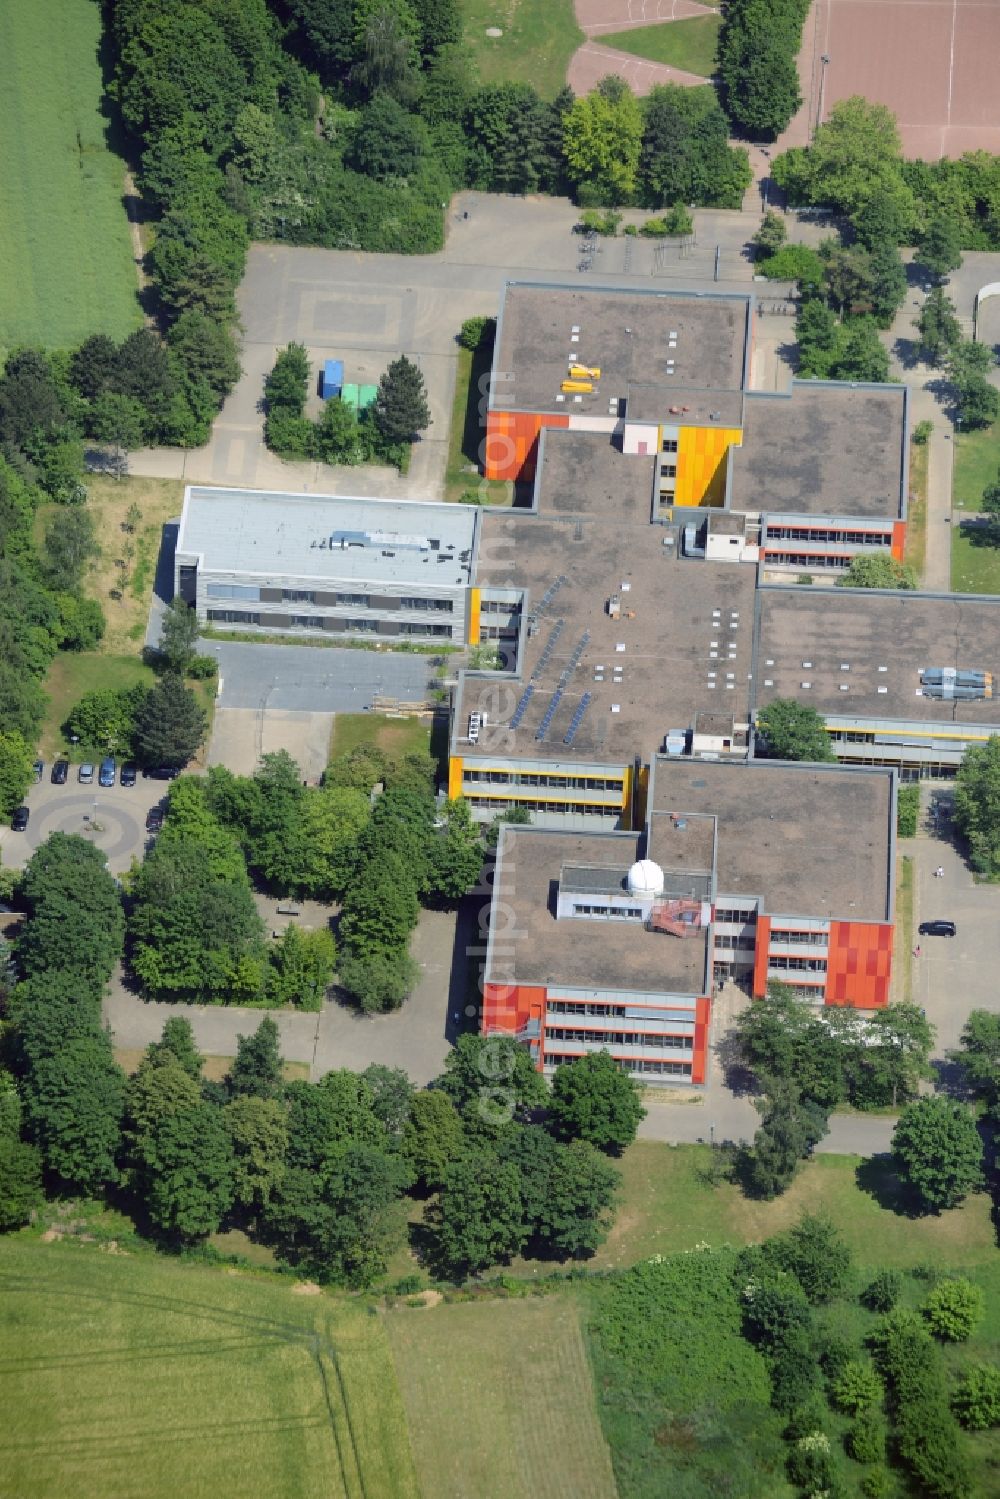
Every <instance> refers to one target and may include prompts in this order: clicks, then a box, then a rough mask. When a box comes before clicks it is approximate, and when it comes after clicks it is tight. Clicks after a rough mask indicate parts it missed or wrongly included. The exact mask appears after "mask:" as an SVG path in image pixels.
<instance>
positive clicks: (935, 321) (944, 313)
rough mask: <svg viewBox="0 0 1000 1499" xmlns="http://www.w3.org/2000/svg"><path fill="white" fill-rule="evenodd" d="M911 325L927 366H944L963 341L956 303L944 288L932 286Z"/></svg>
mask: <svg viewBox="0 0 1000 1499" xmlns="http://www.w3.org/2000/svg"><path fill="white" fill-rule="evenodd" d="M913 326H914V327H915V328H916V329H917V331H918V333H919V334H920V351H921V354H922V355H923V357H924V359H925V360H926V361H927V363H928V364H934V365H942V364H945V363H946V362H947V360H948V359H949V358H950V356H951V351H952V350H953V349H954V348H955V347H956V346H957V345H958V344H959V343H961V341H962V325H961V324H960V323H959V321H958V316H957V314H956V312H955V304H954V302H953V301H952V300H951V298H950V297H949V296H948V295H947V293H946V292H945V290H944V287H943V286H932V287H931V289H930V291H929V292H928V293H927V296H926V297H925V298H924V303H923V306H922V307H921V309H920V312H919V314H918V316H917V319H916V322H915V323H914V325H913Z"/></svg>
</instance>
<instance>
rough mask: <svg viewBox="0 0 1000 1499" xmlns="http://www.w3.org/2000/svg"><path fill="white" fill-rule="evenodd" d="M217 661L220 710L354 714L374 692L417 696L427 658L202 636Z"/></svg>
mask: <svg viewBox="0 0 1000 1499" xmlns="http://www.w3.org/2000/svg"><path fill="white" fill-rule="evenodd" d="M199 649H200V650H202V651H204V652H205V653H206V654H210V655H213V656H215V657H216V659H217V660H218V663H219V702H218V706H219V707H220V708H252V709H254V710H255V711H257V712H260V711H263V710H265V709H267V710H270V709H276V710H278V711H280V712H284V713H317V712H319V713H360V712H363V711H364V710H365V709H366V708H370V707H371V703H372V699H373V697H376V696H385V697H396V698H402V699H405V700H407V701H414V700H416V699H418V698H423V697H424V696H425V694H426V690H427V682H428V678H429V676H430V673H431V667H430V661H431V658H430V657H429V656H424V655H420V654H418V653H417V652H412V653H411V652H408V651H377V650H376V651H364V650H338V649H337V648H336V647H331V646H309V645H265V644H263V643H262V644H260V645H258V644H251V643H249V642H243V641H228V640H203V641H202V642H201V645H200V647H199Z"/></svg>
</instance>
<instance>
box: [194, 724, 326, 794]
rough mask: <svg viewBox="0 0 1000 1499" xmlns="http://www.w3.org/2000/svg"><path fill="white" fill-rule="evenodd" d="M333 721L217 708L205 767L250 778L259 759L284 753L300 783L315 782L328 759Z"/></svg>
mask: <svg viewBox="0 0 1000 1499" xmlns="http://www.w3.org/2000/svg"><path fill="white" fill-rule="evenodd" d="M333 718H334V715H333V714H332V713H282V712H280V711H279V710H278V709H277V708H269V709H267V710H266V711H263V710H261V709H258V708H217V709H216V713H215V722H214V723H213V725H212V739H211V742H210V744H209V747H208V763H209V765H224V766H225V767H226V769H227V770H231V771H232V772H233V773H234V774H235V775H240V776H250V775H253V773H254V771H255V770H256V769H257V766H258V765H259V763H260V760H261V756H262V755H272V754H275V753H277V751H278V750H287V751H288V753H289V754H290V755H291V757H292V759H293V760H294V761H295V763H296V764H297V765H298V767H299V770H300V771H301V772H302V779H303V780H304V781H310V782H317V781H318V780H319V779H320V777H321V776H322V774H323V771H324V770H325V769H326V765H327V760H328V759H329V751H330V735H331V733H332V732H333Z"/></svg>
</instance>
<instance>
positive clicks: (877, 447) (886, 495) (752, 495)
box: [730, 380, 906, 519]
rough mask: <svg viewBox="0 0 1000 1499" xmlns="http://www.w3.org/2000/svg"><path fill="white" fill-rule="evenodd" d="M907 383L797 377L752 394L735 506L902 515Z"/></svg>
mask: <svg viewBox="0 0 1000 1499" xmlns="http://www.w3.org/2000/svg"><path fill="white" fill-rule="evenodd" d="M905 433H906V388H905V386H902V385H840V384H834V383H826V382H824V381H813V380H806V381H802V380H797V381H794V382H793V384H792V388H791V392H790V393H789V394H774V395H772V394H761V393H758V392H754V393H751V394H748V395H747V397H746V399H745V401H744V403H743V445H742V447H739V448H734V449H732V450H731V455H732V459H731V463H732V468H731V471H732V487H731V500H730V503H731V506H732V508H733V509H734V510H759V511H763V512H767V511H771V512H776V513H781V512H783V511H788V512H791V513H795V514H801V515H857V516H864V517H873V518H874V517H877V518H880V519H881V518H884V517H885V518H889V519H896V518H897V517H899V516H901V515H904V514H905V511H906V505H905V500H906V495H905V480H906V449H905Z"/></svg>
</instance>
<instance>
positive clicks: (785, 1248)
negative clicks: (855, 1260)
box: [767, 1213, 851, 1306]
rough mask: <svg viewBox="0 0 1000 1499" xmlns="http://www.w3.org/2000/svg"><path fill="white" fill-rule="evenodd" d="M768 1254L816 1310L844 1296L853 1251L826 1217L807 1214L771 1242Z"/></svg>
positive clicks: (768, 1244) (768, 1245)
mask: <svg viewBox="0 0 1000 1499" xmlns="http://www.w3.org/2000/svg"><path fill="white" fill-rule="evenodd" d="M767 1254H768V1258H769V1259H770V1260H772V1261H773V1263H775V1264H777V1265H779V1266H780V1268H781V1269H782V1270H786V1271H787V1272H788V1274H789V1275H794V1276H795V1279H796V1280H797V1281H798V1283H799V1285H800V1286H801V1287H802V1289H803V1291H804V1292H805V1294H806V1299H807V1301H809V1302H810V1303H811V1304H812V1305H813V1306H818V1305H821V1304H822V1303H823V1302H826V1301H833V1300H834V1299H835V1298H836V1297H838V1296H842V1295H843V1293H844V1289H845V1287H846V1285H847V1281H848V1278H849V1275H850V1270H851V1251H850V1249H849V1248H848V1247H847V1245H846V1244H845V1243H844V1241H843V1239H841V1237H840V1236H839V1234H838V1233H837V1230H836V1229H835V1228H834V1226H833V1222H832V1220H831V1219H830V1218H828V1217H826V1216H825V1215H823V1214H813V1213H804V1214H803V1216H802V1217H801V1218H800V1219H799V1221H798V1223H797V1224H796V1225H795V1227H794V1228H791V1229H789V1230H788V1232H787V1233H785V1234H779V1235H777V1236H776V1237H775V1238H773V1239H769V1240H768V1242H767Z"/></svg>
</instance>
